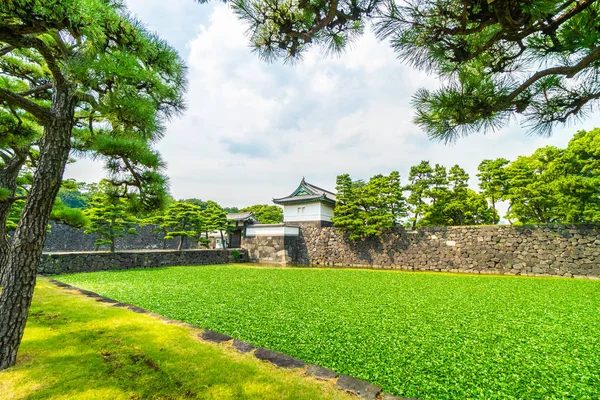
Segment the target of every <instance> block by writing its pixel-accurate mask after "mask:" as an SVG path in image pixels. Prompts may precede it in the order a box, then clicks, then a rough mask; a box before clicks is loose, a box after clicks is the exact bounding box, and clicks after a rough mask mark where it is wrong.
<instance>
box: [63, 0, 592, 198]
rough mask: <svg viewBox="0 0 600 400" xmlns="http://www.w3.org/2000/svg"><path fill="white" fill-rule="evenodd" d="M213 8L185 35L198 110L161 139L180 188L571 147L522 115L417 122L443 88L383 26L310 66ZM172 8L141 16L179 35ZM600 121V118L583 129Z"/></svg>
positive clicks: (358, 173) (232, 191)
mask: <svg viewBox="0 0 600 400" xmlns="http://www.w3.org/2000/svg"><path fill="white" fill-rule="evenodd" d="M150 3H153V4H158V3H161V4H162V2H159V1H158V0H153V1H152V2H150ZM129 4H130V6H132V7H133V8H134V12H137V11H136V8H137V7H142V5H141V3H139V0H134V1H132V0H130V2H129ZM202 7H203V6H199V5H195V8H194V10H195V12H197V13H198V14H202V13H203V12H205V11H203V10H208V11H209V14H208V18H206V15H203V16H202V20H203V21H205V22H204V24H203V25H201V26H200V27H199V28H197V29H196V28H194V29H193V30H191V28H190V27H188V29H187V30H186V31H185V32H183V33H182V32H179V36H177V40H178V41H183V40H184V38H183V37H181V35H185V34H188V35H194V34H195V36H191V37H185V42H186V43H187V45H186V48H187V52H188V53H187V55H186V59H187V63H188V66H189V82H190V85H189V93H188V95H187V102H188V110H187V112H186V114H185V116H184V117H182V118H181V119H179V120H177V121H174V122H172V123H171V124H170V125H169V127H168V132H167V136H166V138H165V139H164V140H163V141H162V142H161V143H160V144H159V149H160V151H161V152H162V154H163V156H164V158H165V160H166V161H167V162H168V164H169V169H168V173H169V175H170V177H171V189H172V192H173V194H174V195H175V197H177V198H187V197H199V198H202V199H213V200H216V201H218V202H220V203H221V204H223V205H239V206H243V205H249V204H253V203H258V202H262V203H264V202H269V201H270V199H271V198H272V197H280V196H283V195H287V194H289V193H288V192H291V191H292V190H293V189H295V185H296V184H297V183H298V181H299V180H300V179H301V178H302V177H303V176H305V177H306V178H307V180H309V181H310V182H313V183H315V184H317V185H319V186H323V187H326V188H331V189H333V188H334V186H335V177H336V176H337V175H339V174H342V173H350V174H351V175H352V176H353V177H354V178H363V179H364V178H368V177H369V176H372V175H374V174H377V173H389V172H390V171H391V170H399V171H400V173H401V174H402V176H403V177H404V178H406V176H407V175H408V170H409V168H410V166H411V165H414V164H417V163H418V162H420V160H422V159H429V160H431V162H432V163H442V164H446V165H448V166H451V165H453V164H456V163H458V164H460V165H462V166H463V167H465V168H466V169H467V170H468V172H469V173H470V174H471V175H472V177H473V178H475V173H476V169H477V164H478V163H479V162H480V161H481V160H482V159H484V158H496V157H506V158H509V159H510V158H515V157H516V156H517V155H520V154H529V153H531V152H532V151H533V150H534V149H535V148H537V147H540V146H544V145H548V144H555V145H560V146H564V145H566V142H567V141H568V139H569V138H570V136H571V133H572V132H573V131H574V130H576V129H575V128H573V127H572V128H569V129H564V130H560V129H559V130H557V131H556V134H555V136H554V137H553V138H552V139H550V140H549V139H544V138H535V137H534V138H532V137H527V136H525V135H524V134H523V131H522V130H521V129H520V128H519V127H518V126H516V125H511V126H510V127H509V128H507V129H504V130H502V131H500V132H497V133H491V134H488V135H487V136H483V135H474V136H472V137H469V138H466V139H462V140H460V141H459V142H458V143H456V144H455V145H451V146H446V145H443V144H439V143H432V142H430V141H429V140H428V139H427V138H426V136H425V135H424V133H423V132H422V131H421V130H420V129H419V128H418V127H416V126H415V125H413V124H412V122H411V120H412V109H411V106H410V99H411V96H412V94H413V93H414V92H415V90H416V89H417V88H419V87H423V86H426V87H430V88H431V87H436V86H437V84H438V82H437V80H436V78H435V77H432V76H428V75H426V74H424V73H421V72H418V71H416V70H414V69H411V68H409V67H407V66H405V65H402V64H401V63H400V62H399V61H398V60H397V59H396V56H395V54H394V53H393V51H392V50H391V49H390V48H389V45H388V44H386V43H380V42H378V41H377V39H376V38H375V37H374V35H372V34H370V33H368V34H365V35H364V37H363V38H361V39H360V40H358V41H357V43H355V45H354V46H353V49H351V50H349V51H348V52H347V53H345V54H344V55H342V56H341V57H337V58H325V57H323V56H322V54H320V52H319V51H318V50H316V49H315V50H314V51H311V52H310V53H309V54H307V56H306V57H305V60H304V62H303V63H302V64H299V65H295V66H287V65H286V66H283V65H280V64H266V63H263V62H262V61H260V60H259V59H258V57H257V56H256V55H255V54H253V53H252V52H251V51H250V49H249V47H248V40H247V38H246V37H245V36H244V32H245V27H244V26H243V25H242V23H241V22H240V21H239V20H238V19H237V18H236V17H235V15H234V14H233V13H232V11H231V10H230V9H229V8H228V7H227V6H226V5H222V4H220V5H215V6H212V7H211V8H208V9H203V8H202ZM145 10H146V9H145ZM184 11H185V12H190V9H187V8H186V9H185V10H184ZM174 12H176V15H180V14H181V13H182V12H183V11H182V10H181V9H176V11H174ZM170 13H171V10H170V7H165V6H162V7H161V8H160V9H158V8H157V9H156V10H155V11H154V12H153V13H148V10H146V11H145V13H143V14H140V15H141V16H142V17H143V18H149V19H150V21H149V22H150V27H151V28H152V29H156V30H157V31H158V32H159V34H161V35H163V36H164V33H168V32H170V35H172V32H171V31H170V29H171V26H172V21H174V19H175V17H174V16H173V15H170ZM186 18H190V17H189V15H188V16H186ZM161 21H171V22H170V23H167V22H165V23H161ZM190 30H191V31H193V33H191V34H190V33H189V32H190ZM167 36H168V35H167ZM179 47H180V46H179ZM595 124H597V125H600V118H598V117H595V118H591V119H590V120H588V121H587V122H586V123H585V124H583V125H581V126H578V127H577V129H582V128H586V129H587V128H591V127H593V126H594V125H595ZM82 167H83V168H80V166H79V165H78V166H77V167H76V168H72V167H70V168H69V170H68V175H69V176H73V177H76V178H77V179H82V180H93V179H97V176H98V173H97V169H96V170H93V169H92V168H91V167H90V165H89V163H85V164H84V165H82ZM473 182H474V183H475V179H473Z"/></svg>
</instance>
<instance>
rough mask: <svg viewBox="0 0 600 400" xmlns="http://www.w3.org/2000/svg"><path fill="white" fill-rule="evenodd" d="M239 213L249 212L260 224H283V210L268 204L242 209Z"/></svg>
mask: <svg viewBox="0 0 600 400" xmlns="http://www.w3.org/2000/svg"><path fill="white" fill-rule="evenodd" d="M240 212H251V213H252V214H253V215H254V217H255V218H256V219H257V220H258V223H260V224H279V223H281V222H283V209H282V208H281V207H278V206H272V205H268V204H255V205H253V206H249V207H244V208H242V209H241V210H240Z"/></svg>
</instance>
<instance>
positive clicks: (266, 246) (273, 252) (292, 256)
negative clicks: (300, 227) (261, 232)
mask: <svg viewBox="0 0 600 400" xmlns="http://www.w3.org/2000/svg"><path fill="white" fill-rule="evenodd" d="M242 247H243V248H244V249H245V250H246V251H247V252H248V258H249V259H250V261H254V262H261V263H264V264H281V265H287V264H293V263H294V262H295V260H297V259H298V258H299V256H300V255H299V254H298V249H299V248H300V246H299V245H298V237H296V236H252V237H245V238H244V239H243V240H242Z"/></svg>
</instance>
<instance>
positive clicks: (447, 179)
mask: <svg viewBox="0 0 600 400" xmlns="http://www.w3.org/2000/svg"><path fill="white" fill-rule="evenodd" d="M477 177H478V178H479V192H477V191H475V190H473V189H470V188H469V186H468V182H469V175H468V174H467V172H466V171H465V170H464V169H463V168H461V167H460V166H459V165H454V166H453V167H451V168H450V169H449V170H448V169H447V168H446V167H445V166H443V165H440V164H435V165H433V166H432V165H431V164H430V163H429V161H422V162H421V163H420V164H418V165H415V166H413V167H411V168H410V172H409V176H408V183H407V184H406V185H402V184H401V182H400V174H399V173H398V172H392V173H391V174H390V175H388V176H384V175H376V176H374V177H372V178H370V179H369V181H368V182H365V181H363V180H356V181H353V180H352V179H351V177H350V176H349V175H348V174H345V175H340V176H338V178H337V186H336V189H337V192H338V193H337V200H338V201H337V204H336V206H335V209H334V217H333V219H332V220H333V223H334V225H335V226H337V227H339V228H341V229H344V230H345V231H347V233H348V236H349V237H350V238H351V239H359V238H366V237H373V236H379V235H380V234H381V233H382V232H384V231H385V230H386V229H389V228H391V227H393V226H399V225H403V226H408V227H411V228H412V229H415V228H416V227H418V226H453V225H487V224H497V223H499V222H500V217H499V214H498V203H500V202H505V204H507V206H508V211H507V213H506V215H505V216H504V218H505V219H506V220H507V221H508V222H509V223H511V224H531V223H586V222H597V221H600V128H597V129H594V130H591V131H587V132H586V131H580V132H578V133H577V134H575V136H574V137H573V138H572V140H571V141H570V142H569V144H568V146H567V147H566V148H565V149H559V148H557V147H554V146H546V147H542V148H540V149H537V150H536V151H535V152H534V153H533V154H532V155H530V156H520V157H518V158H517V159H516V160H514V161H512V162H511V161H509V160H507V159H504V158H498V159H495V160H483V161H482V162H481V163H480V164H479V167H478V174H477Z"/></svg>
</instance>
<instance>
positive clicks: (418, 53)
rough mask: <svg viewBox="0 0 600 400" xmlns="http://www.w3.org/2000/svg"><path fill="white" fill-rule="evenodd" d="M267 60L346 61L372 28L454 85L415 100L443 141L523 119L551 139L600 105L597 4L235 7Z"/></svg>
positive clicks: (561, 0)
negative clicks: (310, 54) (329, 56)
mask: <svg viewBox="0 0 600 400" xmlns="http://www.w3.org/2000/svg"><path fill="white" fill-rule="evenodd" d="M232 5H233V9H234V10H235V12H236V13H237V14H238V15H239V16H240V18H242V19H243V20H244V21H245V22H247V23H248V24H249V25H250V28H249V36H250V42H251V45H252V46H253V47H254V48H255V49H256V50H257V52H258V54H259V55H260V56H261V57H262V58H263V59H266V60H274V59H277V58H284V59H286V60H298V59H300V58H301V56H302V54H303V53H304V52H305V51H307V50H308V49H310V48H311V47H312V46H323V47H324V48H325V49H326V50H327V51H328V52H330V53H338V52H341V51H343V50H344V49H345V48H347V47H348V46H349V44H350V43H352V41H353V40H354V39H355V38H356V37H357V36H359V35H361V34H362V33H363V32H364V29H365V26H366V25H367V24H368V23H369V22H371V23H372V26H374V29H375V32H376V33H377V35H378V37H379V38H381V39H384V38H389V39H390V43H391V46H392V48H393V49H394V50H395V51H396V53H397V54H398V57H399V58H400V59H401V60H402V61H404V62H406V63H408V64H410V65H412V66H414V67H416V68H419V69H422V70H425V71H428V72H432V73H434V74H435V75H437V76H438V77H439V78H440V81H441V82H445V83H444V84H443V86H441V87H440V88H439V89H437V90H426V89H421V90H419V91H418V92H417V93H416V94H415V96H414V97H413V104H414V106H415V108H416V118H415V121H416V123H417V124H419V125H420V126H422V127H423V129H424V130H425V131H426V132H427V133H428V134H429V136H430V137H432V138H434V139H438V140H446V141H448V140H454V139H456V138H458V137H460V136H464V135H467V134H470V133H474V132H485V131H489V130H493V129H497V128H499V127H502V126H505V125H506V124H507V123H508V121H509V120H510V119H511V118H512V117H514V116H515V115H517V114H520V115H522V116H523V119H522V120H523V123H524V125H526V126H528V127H530V128H531V129H532V130H533V131H535V132H538V133H541V134H549V133H550V132H551V129H552V127H553V126H554V125H555V124H557V123H559V124H560V123H567V122H570V121H573V120H576V119H577V118H580V117H582V116H585V115H586V113H588V112H590V111H591V110H592V107H593V106H594V104H597V102H598V99H600V63H599V62H598V61H599V60H600V35H598V34H597V32H598V29H599V27H600V18H598V14H599V12H600V3H599V2H597V1H595V0H580V1H571V0H530V1H522V2H515V1H506V0H495V1H449V0H423V1H413V2H395V1H384V0H359V1H356V0H334V1H329V2H327V1H318V2H314V1H313V2H307V1H301V0H291V1H287V2H281V1H278V0H232Z"/></svg>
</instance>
